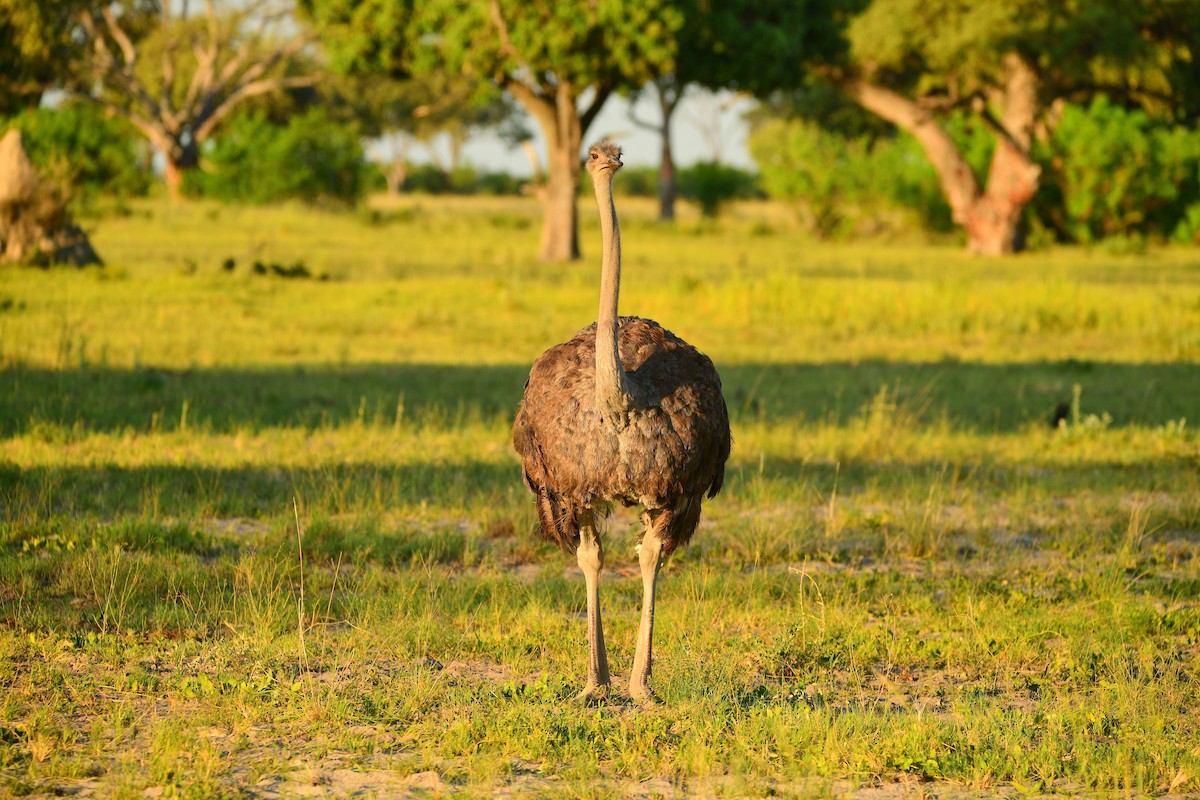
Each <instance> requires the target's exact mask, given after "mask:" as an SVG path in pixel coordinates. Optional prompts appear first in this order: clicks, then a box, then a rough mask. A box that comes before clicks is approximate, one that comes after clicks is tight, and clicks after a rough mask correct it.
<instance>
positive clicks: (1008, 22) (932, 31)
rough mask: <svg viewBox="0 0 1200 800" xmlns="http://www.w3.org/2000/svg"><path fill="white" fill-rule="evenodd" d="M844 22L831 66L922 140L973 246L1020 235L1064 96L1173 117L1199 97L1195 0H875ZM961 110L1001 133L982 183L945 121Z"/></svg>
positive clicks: (864, 102)
mask: <svg viewBox="0 0 1200 800" xmlns="http://www.w3.org/2000/svg"><path fill="white" fill-rule="evenodd" d="M847 32H848V38H849V43H850V47H849V50H848V53H847V57H846V58H845V59H844V60H842V61H835V62H830V63H829V64H827V65H826V69H825V74H826V75H828V76H829V77H830V78H831V79H833V80H834V81H835V82H836V83H837V84H838V85H839V86H840V87H841V88H842V89H843V90H844V91H845V92H847V93H848V94H849V96H850V97H852V98H853V99H854V100H855V101H856V102H857V103H859V104H860V105H861V106H862V107H863V108H865V109H867V110H869V111H871V112H872V113H874V114H877V115H879V116H880V117H882V118H884V119H886V120H888V121H889V122H891V123H893V124H895V125H897V126H898V127H900V128H903V129H904V130H906V131H908V132H909V133H910V134H912V135H913V136H914V137H915V138H916V139H917V140H918V141H919V142H920V143H921V145H922V147H923V148H924V151H925V154H926V157H927V158H928V159H929V161H930V162H931V163H932V165H933V166H934V168H935V170H936V171H937V173H938V176H939V180H940V183H941V187H942V191H943V192H944V193H945V195H946V199H947V201H948V202H949V204H950V208H951V211H952V214H953V218H954V221H955V222H956V223H957V224H958V225H961V226H962V227H963V228H965V229H966V233H967V246H968V248H969V249H970V250H971V251H973V252H977V253H984V254H1002V253H1009V252H1012V251H1013V250H1015V249H1017V247H1018V244H1019V233H1020V222H1021V218H1022V213H1023V211H1024V209H1025V207H1026V205H1027V204H1028V203H1029V202H1030V201H1031V200H1032V198H1033V196H1034V193H1035V192H1036V191H1037V188H1038V184H1039V178H1040V168H1039V167H1038V165H1037V164H1036V163H1035V162H1034V160H1033V158H1032V156H1031V148H1032V145H1033V142H1034V139H1035V137H1037V138H1045V137H1046V136H1047V135H1048V133H1049V131H1051V130H1052V129H1053V126H1054V122H1055V114H1056V109H1058V108H1059V107H1060V106H1061V104H1062V103H1063V102H1064V101H1080V100H1084V99H1086V98H1088V97H1091V96H1094V95H1095V94H1097V93H1107V94H1109V95H1111V96H1113V97H1114V98H1118V99H1119V101H1120V102H1122V103H1126V104H1135V105H1142V106H1145V107H1148V108H1156V109H1158V110H1159V113H1162V114H1166V115H1168V116H1171V117H1173V118H1175V119H1180V118H1188V117H1194V116H1195V115H1196V114H1197V112H1198V111H1200V102H1197V96H1198V95H1200V91H1198V90H1197V89H1196V78H1197V70H1198V69H1200V60H1194V59H1193V58H1192V56H1191V54H1192V53H1194V52H1196V50H1197V45H1198V44H1200V40H1198V39H1197V38H1196V34H1197V33H1200V8H1198V4H1196V3H1194V2H1191V1H1190V0H1168V1H1167V2H1160V1H1159V0H1105V1H1104V2H1096V1H1095V0H1092V1H1089V2H1084V0H1065V1H1064V2H1058V3H1044V2H1041V0H874V1H873V2H871V3H870V5H868V6H867V7H866V8H865V10H863V11H862V12H861V13H859V14H858V15H856V16H855V17H854V18H853V19H852V20H851V21H850V23H849V25H848V29H847ZM954 112H965V113H968V114H971V115H974V116H975V117H976V118H977V119H979V120H980V121H981V122H982V123H983V124H985V125H986V126H987V127H988V128H989V129H990V130H991V131H992V132H993V135H994V137H995V141H996V146H995V148H994V151H993V154H992V159H991V163H990V166H989V168H988V171H987V176H986V179H985V180H984V181H983V182H982V185H981V182H980V181H979V179H978V178H977V176H976V175H975V173H974V172H973V171H972V170H971V168H970V165H969V164H968V163H967V162H966V160H965V159H964V157H963V155H962V153H961V152H960V151H959V150H958V148H957V147H956V146H955V143H954V141H953V139H952V138H951V137H950V136H949V135H948V133H947V131H946V128H945V124H944V120H945V119H946V117H947V116H948V115H949V114H951V113H954Z"/></svg>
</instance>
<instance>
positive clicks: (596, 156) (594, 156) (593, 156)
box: [592, 153, 600, 161]
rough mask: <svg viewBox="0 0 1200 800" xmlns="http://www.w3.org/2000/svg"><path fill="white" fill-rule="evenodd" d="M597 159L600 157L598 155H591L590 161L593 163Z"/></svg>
mask: <svg viewBox="0 0 1200 800" xmlns="http://www.w3.org/2000/svg"><path fill="white" fill-rule="evenodd" d="M599 157H600V156H599V155H598V154H596V153H592V160H593V161H594V160H596V159H597V158H599Z"/></svg>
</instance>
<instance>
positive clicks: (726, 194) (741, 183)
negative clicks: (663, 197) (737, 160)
mask: <svg viewBox="0 0 1200 800" xmlns="http://www.w3.org/2000/svg"><path fill="white" fill-rule="evenodd" d="M676 183H677V186H678V189H679V195H680V197H684V198H686V199H688V200H693V201H695V202H697V203H699V204H700V212H701V213H702V214H703V215H704V216H706V217H715V216H717V213H718V212H719V211H720V209H721V206H722V205H723V204H724V203H726V202H728V201H729V200H735V199H738V198H749V197H757V196H759V190H758V176H756V175H755V174H754V173H752V172H747V171H746V170H743V169H738V168H737V167H731V166H728V165H726V164H719V163H716V162H714V161H701V162H699V163H696V164H693V165H692V166H690V167H685V168H684V169H681V170H679V172H678V173H677V177H676Z"/></svg>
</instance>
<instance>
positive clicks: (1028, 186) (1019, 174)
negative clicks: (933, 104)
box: [966, 53, 1041, 256]
mask: <svg viewBox="0 0 1200 800" xmlns="http://www.w3.org/2000/svg"><path fill="white" fill-rule="evenodd" d="M1004 66H1005V68H1006V70H1007V73H1008V76H1007V80H1006V82H1005V86H1004V92H1003V97H1002V102H1003V104H1004V114H1003V116H1002V117H1001V118H1000V120H995V119H993V118H992V117H991V116H990V115H988V114H987V110H986V109H981V112H982V113H983V114H984V115H985V116H984V118H985V119H986V120H987V121H988V123H989V124H990V125H991V126H992V129H993V131H995V133H996V152H995V153H994V154H993V155H992V165H991V168H990V170H989V171H988V182H987V191H986V192H984V194H983V197H981V198H979V199H978V200H977V201H976V202H975V203H974V204H973V206H972V207H971V209H970V211H969V212H968V215H967V222H966V228H967V248H968V249H969V250H970V251H971V252H972V253H979V254H981V255H993V256H994V255H1004V254H1007V253H1013V252H1016V251H1017V250H1019V249H1020V244H1021V242H1020V235H1021V212H1022V211H1024V209H1025V206H1027V205H1028V204H1029V202H1030V201H1031V200H1033V196H1034V194H1035V193H1036V192H1037V188H1038V177H1039V175H1040V174H1041V167H1040V166H1038V165H1037V164H1035V163H1034V162H1033V161H1032V160H1031V159H1030V157H1029V149H1030V146H1031V145H1032V144H1033V124H1034V121H1035V119H1036V117H1037V110H1038V99H1037V76H1036V75H1034V72H1033V70H1032V69H1031V68H1030V67H1029V65H1028V64H1026V63H1025V62H1024V61H1023V60H1021V58H1020V57H1019V56H1017V55H1016V54H1015V53H1010V54H1008V55H1007V56H1006V57H1005V59H1004Z"/></svg>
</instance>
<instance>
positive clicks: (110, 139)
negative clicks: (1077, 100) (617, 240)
mask: <svg viewBox="0 0 1200 800" xmlns="http://www.w3.org/2000/svg"><path fill="white" fill-rule="evenodd" d="M9 126H16V127H19V128H21V129H22V130H23V131H24V132H25V141H26V143H27V146H28V147H29V149H30V156H31V158H32V159H33V161H34V162H35V163H36V164H39V165H40V166H42V167H44V168H47V169H49V170H51V171H52V172H55V173H56V174H59V175H61V176H63V178H64V179H66V180H69V181H70V182H71V183H72V184H73V185H74V187H75V192H76V197H77V202H78V203H79V204H80V205H81V206H83V207H84V208H86V207H88V206H89V205H92V204H94V202H95V200H96V199H97V198H98V197H100V196H102V195H110V196H116V197H135V196H141V195H145V194H147V193H149V192H150V191H151V190H152V188H153V187H154V186H156V185H157V182H156V181H155V180H154V179H153V164H152V155H151V150H150V148H149V147H148V146H147V144H146V142H145V140H144V139H143V138H142V137H140V136H139V135H138V134H137V132H136V131H134V130H133V129H132V128H131V127H130V126H129V125H127V124H126V123H124V122H123V121H121V120H119V119H116V118H112V117H109V116H107V115H105V114H104V113H103V112H102V111H101V110H100V109H99V108H98V107H96V106H94V105H91V104H87V103H70V104H65V105H63V106H62V107H60V108H57V109H50V108H39V109H37V110H32V111H26V112H23V113H21V114H19V115H17V116H15V117H13V118H11V119H10V120H8V121H6V122H0V128H7V127H9ZM947 127H948V130H949V131H950V133H951V135H952V137H953V138H954V140H955V142H956V143H957V145H958V146H959V148H960V149H961V151H962V152H963V153H964V154H965V155H966V157H967V160H968V161H969V163H970V164H971V166H972V168H973V169H974V170H975V172H976V174H977V176H978V178H979V180H980V182H983V180H984V178H985V174H986V170H987V168H988V164H989V163H990V161H991V159H992V155H993V152H992V151H993V148H994V146H995V137H994V136H993V135H991V133H990V132H989V131H986V130H981V129H980V126H979V124H978V123H975V122H973V121H972V120H971V119H970V118H968V117H966V116H964V117H962V118H960V119H959V120H957V121H956V122H954V123H953V124H950V125H948V126H947ZM750 148H751V152H752V154H753V155H754V157H755V158H756V160H757V162H758V164H759V165H760V172H759V173H753V172H749V171H746V170H741V169H737V168H734V167H730V166H726V165H721V164H714V163H698V164H694V165H691V166H688V167H684V168H680V169H677V170H676V176H675V177H676V186H677V191H678V193H679V195H680V196H681V197H682V198H684V199H687V200H691V201H694V202H696V203H697V204H698V205H699V206H700V207H701V210H702V212H703V213H704V214H705V215H709V216H715V215H716V214H718V213H719V211H720V208H721V206H722V204H723V203H724V202H725V201H727V200H731V199H755V198H773V199H778V200H783V201H786V202H788V203H790V204H793V205H794V207H795V209H796V214H797V220H798V222H799V223H800V224H803V225H805V226H807V227H808V228H809V229H810V230H811V231H812V232H813V233H814V234H816V235H819V236H821V237H825V238H833V239H838V238H850V237H863V236H872V235H887V236H895V235H898V234H904V233H910V232H913V231H916V232H919V233H924V234H929V235H934V236H940V235H949V234H952V233H953V232H954V231H955V229H956V226H955V224H954V222H953V220H952V217H951V209H950V206H949V204H948V203H947V201H946V198H945V195H944V193H943V192H942V191H941V188H940V187H939V184H938V175H937V173H936V172H935V171H934V169H933V167H932V166H931V165H930V164H929V161H928V159H926V158H925V157H924V154H923V153H922V151H921V147H920V145H919V144H918V143H917V141H916V140H915V139H913V138H912V137H911V136H910V135H908V134H907V133H904V132H902V131H898V130H896V129H890V130H889V129H884V130H882V131H880V130H872V131H866V132H854V133H846V132H839V131H837V130H832V129H830V128H828V127H823V126H821V125H818V124H816V123H815V122H812V121H810V120H806V119H804V118H802V117H799V116H790V115H787V114H783V113H767V114H762V115H760V116H758V117H756V119H755V120H754V125H753V132H752V135H751V140H750ZM1033 156H1034V158H1035V160H1036V162H1037V164H1038V165H1039V167H1040V169H1041V181H1040V183H1039V189H1038V192H1037V195H1036V196H1035V197H1034V199H1033V201H1032V202H1031V203H1030V204H1029V206H1028V208H1027V209H1026V213H1025V217H1024V219H1025V225H1024V228H1025V238H1026V245H1028V246H1039V245H1044V244H1048V243H1052V242H1068V243H1094V242H1107V243H1108V244H1109V245H1110V246H1116V247H1126V246H1131V247H1138V246H1141V245H1142V244H1144V243H1146V242H1149V241H1178V242H1197V241H1200V132H1198V131H1196V130H1194V129H1191V128H1189V127H1186V126H1181V125H1173V124H1171V123H1168V122H1165V121H1162V120H1158V119H1155V118H1153V117H1151V116H1150V115H1148V114H1147V113H1146V112H1144V111H1141V110H1137V109H1134V110H1130V109H1126V108H1122V107H1120V106H1118V105H1116V104H1114V103H1111V102H1109V101H1108V100H1107V99H1106V98H1105V97H1103V96H1100V97H1098V98H1096V99H1095V100H1093V101H1092V102H1091V103H1090V104H1088V105H1068V106H1065V107H1064V108H1063V109H1062V112H1061V118H1060V120H1059V122H1058V125H1057V126H1056V128H1055V130H1054V133H1053V135H1052V136H1050V137H1049V138H1048V139H1047V140H1046V141H1045V142H1042V143H1038V145H1037V147H1036V148H1035V150H1034V153H1033ZM386 168H387V169H388V170H394V169H395V166H394V165H386ZM402 172H403V182H402V184H400V186H401V190H402V191H405V192H421V193H428V194H461V195H471V194H487V195H518V194H529V193H534V192H536V189H537V187H535V186H533V185H531V181H530V179H529V178H527V177H521V176H514V175H511V174H507V173H503V172H493V171H483V170H479V169H477V168H476V167H474V166H471V165H459V166H457V167H455V168H453V169H451V170H448V171H447V170H444V169H442V168H440V167H438V166H436V165H434V164H430V163H422V164H415V163H409V164H406V165H404V167H403V170H402ZM658 181H659V175H658V169H657V168H656V167H626V168H625V169H624V170H623V171H622V173H621V177H620V180H619V181H618V183H617V188H618V191H619V192H621V193H624V194H626V195H640V196H647V197H652V196H655V195H656V193H657V191H658ZM183 187H184V192H185V193H186V194H188V195H190V196H194V197H207V198H212V199H216V200H220V201H222V202H227V203H254V204H262V203H274V202H280V201H286V200H292V201H301V202H305V203H311V204H320V205H331V206H337V205H340V206H353V205H354V204H356V203H358V202H359V201H360V200H361V199H362V198H363V197H364V196H365V195H366V194H367V193H368V192H380V191H386V190H387V181H386V180H385V174H384V167H383V166H381V165H378V164H375V163H372V162H371V161H369V160H368V159H367V157H366V154H365V150H364V147H363V141H362V137H361V136H360V135H359V133H358V132H357V130H356V129H355V127H354V125H353V124H352V123H348V122H345V121H341V120H338V119H335V118H333V117H331V116H330V115H329V114H328V113H327V112H326V111H325V110H323V109H321V108H320V107H313V108H310V109H308V110H306V111H303V112H301V113H297V114H294V115H291V116H289V117H287V118H286V119H285V120H275V119H272V118H271V117H270V116H269V115H267V114H265V113H263V112H261V111H258V110H249V111H246V112H242V113H239V114H236V115H234V116H233V117H232V118H231V119H230V120H229V122H228V124H227V125H225V126H224V127H223V128H222V131H221V133H220V135H219V136H216V137H214V138H213V139H212V140H211V141H210V142H209V143H207V145H206V147H205V148H204V151H203V154H202V159H201V168H200V169H198V170H193V171H190V172H188V173H187V175H186V177H185V180H184V184H183ZM586 190H587V187H586V186H581V191H586Z"/></svg>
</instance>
